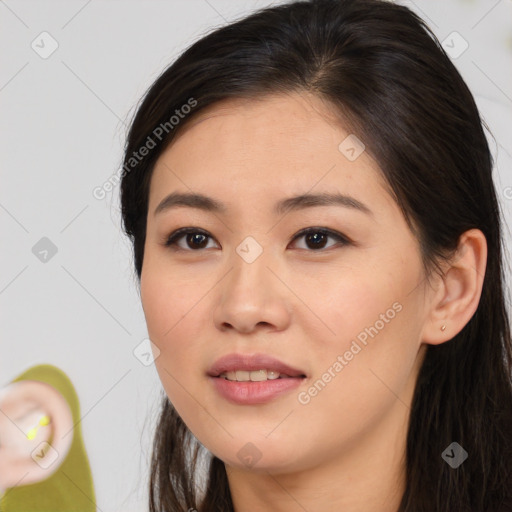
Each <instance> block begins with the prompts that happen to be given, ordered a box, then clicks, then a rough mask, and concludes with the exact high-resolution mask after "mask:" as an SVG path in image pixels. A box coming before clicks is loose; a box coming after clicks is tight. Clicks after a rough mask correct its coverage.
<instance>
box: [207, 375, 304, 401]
mask: <svg viewBox="0 0 512 512" xmlns="http://www.w3.org/2000/svg"><path fill="white" fill-rule="evenodd" d="M210 380H211V381H212V382H213V385H214V386H215V389H216V390H217V391H218V392H219V394H220V395H222V396H223V397H224V398H225V399H226V400H229V401H230V402H233V403H235V404H239V405H253V404H263V403H266V402H269V401H270V400H272V399H274V398H276V397H278V396H279V395H282V394H283V393H287V392H289V391H291V390H293V389H295V388H297V387H299V386H300V384H301V383H302V381H303V380H304V377H290V378H285V379H273V380H263V381H259V382H253V381H249V382H238V381H236V380H227V379H224V378H222V377H210Z"/></svg>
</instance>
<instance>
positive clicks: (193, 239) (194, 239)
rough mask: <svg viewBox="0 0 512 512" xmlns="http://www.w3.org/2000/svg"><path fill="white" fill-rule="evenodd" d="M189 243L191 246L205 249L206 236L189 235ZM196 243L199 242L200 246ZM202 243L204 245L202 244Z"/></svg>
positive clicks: (198, 234)
mask: <svg viewBox="0 0 512 512" xmlns="http://www.w3.org/2000/svg"><path fill="white" fill-rule="evenodd" d="M187 242H189V243H190V245H193V246H194V245H195V247H201V248H202V247H203V246H205V245H206V243H205V242H206V236H205V235H202V234H200V233H192V234H189V235H188V240H187ZM195 242H199V243H198V244H196V243H195ZM201 242H202V243H201Z"/></svg>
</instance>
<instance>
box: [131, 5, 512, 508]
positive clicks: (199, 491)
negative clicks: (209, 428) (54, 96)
mask: <svg viewBox="0 0 512 512" xmlns="http://www.w3.org/2000/svg"><path fill="white" fill-rule="evenodd" d="M296 91H307V92H311V93H314V94H315V95H317V97H319V98H321V99H322V100H324V101H327V102H329V103H330V104H331V105H332V106H333V111H334V112H336V113H337V114H338V115H339V119H340V122H341V123H342V124H343V126H345V127H347V126H348V127H349V128H350V131H351V132H352V133H354V134H356V135H357V136H358V137H359V138H360V139H361V140H363V141H364V143H365V144H366V150H367V151H368V152H369V154H370V155H371V156H372V157H373V158H374V159H375V160H376V162H377V163H378V164H379V166H380V169H381V171H382V173H383V176H384V178H385V179H386V182H387V183H388V184H389V186H390V190H391V191H392V193H393V195H394V196H395V200H396V202H397V204H398V205H399V206H400V208H401V210H402V212H403V214H404V217H405V219H406V220H407V222H408V224H409V226H410V228H411V230H412V232H413V233H414V234H415V236H416V237H417V239H418V241H419V244H420V248H421V253H422V261H423V264H424V267H425V270H426V275H427V277H428V276H430V275H431V272H432V271H433V270H435V271H439V268H440V267H439V263H440V262H442V261H443V259H447V258H450V257H451V256H452V255H453V253H454V250H455V249H456V248H457V245H458V241H459V237H460V235H461V234H462V233H464V232H465V231H466V230H469V229H471V228H477V229H480V230H481V231H482V232H483V233H484V235H485V237H486V240H487V249H488V259H487V267H486V272H485V277H484V283H483V290H482V294H481V298H480V302H479V305H478V309H477V311H476V312H475V314H474V315H473V317H472V318H471V319H470V321H469V322H468V323H467V324H466V326H465V327H464V328H463V329H462V331H461V332H460V333H459V334H457V335H456V336H455V337H454V338H453V339H452V340H450V341H448V342H445V343H442V344H441V345H437V346H432V345H429V346H428V348H427V352H426V356H425V359H424V362H423V365H422V367H421V370H420V373H419V376H418V379H417V383H416V388H415V393H414V397H413V402H412V406H411V412H410V423H409V429H408V434H407V450H406V454H405V461H406V489H405V493H404V495H403V499H402V502H401V504H400V507H399V510H398V512H434V511H435V512H448V511H450V512H454V511H457V512H466V511H468V512H484V511H488V512H499V511H505V510H509V509H508V508H506V507H507V506H508V505H506V504H508V503H510V501H511V500H512V441H511V436H512V383H511V375H512V348H511V344H512V343H511V333H510V319H509V317H508V316H507V315H508V313H507V306H506V298H507V297H506V294H505V292H506V288H505V277H506V276H505V270H504V262H503V252H504V243H503V239H502V234H501V233H502V230H503V225H502V222H503V220H502V219H503V215H502V212H501V210H500V207H499V203H498V200H497V196H496V191H495V188H494V184H493V174H492V170H493V161H492V156H491V154H490V151H489V147H488V144H487V140H486V137H485V132H484V129H483V127H484V126H485V125H484V124H483V122H482V120H481V118H480V115H479V112H478V110H477V107H476V105H475V101H474V99H473V96H472V95H471V93H470V91H469V89H468V87H467V86H466V84H465V82H464V81H463V79H462V77H461V76H460V74H459V73H458V71H457V70H456V68H455V67H454V65H453V64H452V62H451V60H450V58H449V57H448V56H447V55H446V53H445V52H444V50H443V49H442V46H441V45H440V43H439V41H438V40H437V38H436V37H435V35H434V34H433V33H432V32H431V30H430V29H429V28H428V26H426V24H425V23H424V22H423V21H422V20H421V19H420V18H419V17H418V16H417V15H416V14H414V13H413V12H412V11H411V10H409V9H408V8H406V7H404V6H401V5H397V4H395V3H392V2H387V1H383V0H311V1H295V2H291V3H287V4H281V5H277V6H272V7H268V8H265V9H261V10H259V11H257V12H254V13H252V14H251V15H249V16H247V17H245V18H243V19H240V20H237V21H235V22H232V23H230V24H228V25H226V26H223V27H221V28H217V29H215V30H213V31H211V32H210V33H208V34H207V35H205V36H204V37H202V38H201V39H200V40H198V41H197V42H195V43H194V44H192V45H191V46H189V47H188V48H187V49H186V50H185V51H184V52H183V53H182V55H181V56H180V57H179V58H178V59H177V60H175V62H174V63H173V64H172V65H170V66H169V67H168V68H167V69H166V70H165V71H164V72H163V73H162V74H161V75H160V76H159V77H158V78H157V80H156V81H155V82H154V83H153V85H152V86H151V87H150V88H149V90H148V91H147V93H146V94H145V96H144V98H143V100H142V101H141V103H140V104H139V105H138V108H137V110H136V113H135V115H134V118H133V120H132V122H131V126H130V129H129V133H128V137H127V143H126V147H125V155H124V160H123V169H124V172H123V176H122V181H121V205H122V216H123V225H124V229H125V231H126V233H127V235H128V236H129V237H130V239H131V241H132V242H133V248H134V259H135V269H136V272H137V276H138V279H139V280H140V275H141V269H142V262H143V257H144V243H145V236H146V216H147V208H148V192H149V183H150V179H151V174H152V170H153V168H154V164H155V162H156V160H157V159H158V157H159V156H160V155H161V154H162V152H163V150H164V149H165V148H167V147H168V146H169V144H170V143H171V142H172V140H173V138H174V136H175V135H176V133H178V132H179V130H181V129H182V128H183V127H184V126H185V125H186V124H187V122H189V121H190V119H193V118H194V115H195V114H197V113H198V112H200V111H201V110H202V109H204V108H205V107H206V106H208V105H212V104H214V103H215V102H218V101H220V100H224V99H228V98H256V97H263V96H264V95H265V94H267V93H280V92H283V93H290V92H296ZM186 105H187V107H185V106H186ZM176 111H178V112H176ZM178 113H179V114H180V115H179V119H178V117H176V115H177V114H178ZM175 114H176V115H175ZM173 115H175V118H174V120H171V116H173ZM143 146H146V147H148V148H149V147H150V149H149V151H148V152H146V155H145V156H144V157H143V158H140V157H138V158H136V159H135V158H134V153H137V152H139V153H142V152H140V151H139V150H140V148H142V147H143ZM139 153H138V154H139ZM508 307H510V304H509V306H508ZM453 441H456V442H458V443H459V444H460V445H461V446H462V447H463V448H464V449H465V450H466V451H467V452H468V454H469V456H468V458H467V460H466V461H465V462H464V463H463V464H462V465H460V466H459V467H458V468H457V469H453V468H452V467H450V466H449V465H448V464H447V463H446V462H445V461H444V460H443V458H442V457H441V454H442V452H443V451H444V450H445V448H446V447H447V446H449V445H450V444H451V443H452V442H453ZM201 461H203V462H204V461H206V466H205V467H204V466H203V465H202V462H201ZM203 469H206V471H205V474H206V476H204V475H203V477H204V478H205V479H206V480H205V482H204V485H203V483H202V481H201V476H200V473H201V470H203ZM149 508H150V511H151V512H164V511H167V512H175V511H180V512H181V511H188V510H189V509H195V510H197V511H199V512H207V511H208V512H210V511H226V512H228V511H232V510H233V504H232V501H231V495H230V490H229V486H228V480H227V475H226V469H225V465H224V463H223V462H222V461H221V460H220V459H218V458H217V457H215V456H213V455H211V454H209V453H208V452H206V449H205V448H204V447H203V446H202V445H201V444H200V443H199V442H198V440H197V439H195V437H194V436H193V435H192V433H191V432H190V431H189V429H188V428H187V426H186V425H185V424H184V422H183V421H182V419H181V418H180V416H179V415H178V413H177V412H176V410H175V409H174V407H173V405H172V404H171V403H170V401H169V400H168V399H167V398H166V397H165V398H163V404H162V411H161V415H160V419H159V424H158V426H157V428H156V434H155V438H154V445H153V453H152V465H151V476H150V503H149ZM511 510H512V508H511Z"/></svg>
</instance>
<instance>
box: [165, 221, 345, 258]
mask: <svg viewBox="0 0 512 512" xmlns="http://www.w3.org/2000/svg"><path fill="white" fill-rule="evenodd" d="M310 233H320V234H322V235H326V236H329V237H331V238H334V239H335V240H336V241H337V242H339V243H341V244H342V246H345V245H349V244H351V243H352V242H351V240H349V239H348V238H347V237H346V236H344V235H342V234H341V233H338V232H336V231H332V230H331V229H326V228H315V227H313V228H305V229H302V230H300V231H299V232H298V233H297V234H296V235H295V236H294V237H293V238H292V240H291V241H292V242H294V241H295V240H297V239H298V238H301V237H303V236H306V235H309V234H310ZM188 234H199V235H204V236H206V237H208V238H210V239H211V238H213V237H211V236H210V235H209V233H207V232H206V231H203V230H202V229H198V228H192V227H187V228H180V229H177V230H176V231H174V232H172V233H171V234H170V235H169V236H168V237H167V239H166V241H165V243H164V245H165V246H166V247H169V248H170V249H172V250H174V251H185V252H201V251H203V250H204V248H202V249H188V248H187V249H183V248H181V247H178V246H177V242H178V240H180V239H181V238H183V237H184V236H185V235H188ZM333 247H335V245H332V246H331V247H328V248H327V249H325V248H323V247H322V248H320V249H317V250H314V249H306V250H307V251H308V252H325V251H327V250H328V249H331V248H333Z"/></svg>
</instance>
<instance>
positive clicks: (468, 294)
mask: <svg viewBox="0 0 512 512" xmlns="http://www.w3.org/2000/svg"><path fill="white" fill-rule="evenodd" d="M486 266H487V241H486V239H485V235H484V234H483V233H482V231H480V230H479V229H470V230H468V231H466V232H464V233H463V234H462V235H461V236H460V238H459V245H458V249H457V251H456V253H455V255H454V256H453V258H452V260H451V261H450V262H449V263H448V264H447V265H446V267H445V271H444V273H443V276H442V277H441V276H438V277H437V286H436V287H435V291H434V293H433V294H432V297H431V299H430V304H429V307H430V309H429V312H428V317H427V319H426V322H425V325H424V328H423V332H422V342H423V343H427V344H429V345H439V344H441V343H444V342H445V341H449V340H451V339H452V338H454V337H455V336H456V335H457V334H458V333H459V332H460V331H461V330H462V329H463V328H464V326H465V325H466V324H467V323H468V322H469V321H470V320H471V318H472V316H473V315H474V313H475V311H476V310H477V307H478V303H479V302H480V296H481V294H482V287H483V282H484V276H485V269H486ZM443 325H445V326H446V328H445V329H444V330H441V327H442V326H443Z"/></svg>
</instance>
